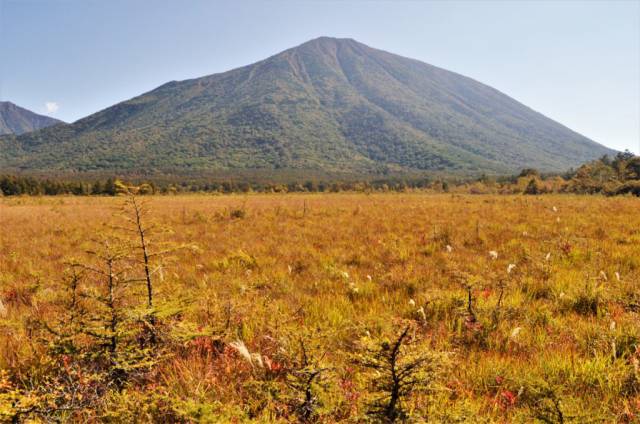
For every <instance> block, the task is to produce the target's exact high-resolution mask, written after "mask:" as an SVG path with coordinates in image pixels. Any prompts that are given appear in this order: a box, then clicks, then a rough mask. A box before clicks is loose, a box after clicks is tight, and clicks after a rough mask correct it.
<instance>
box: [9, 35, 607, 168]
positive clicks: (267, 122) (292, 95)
mask: <svg viewBox="0 0 640 424" xmlns="http://www.w3.org/2000/svg"><path fill="white" fill-rule="evenodd" d="M1 143H2V140H1V139H0V144H1ZM10 146H11V147H12V148H13V149H14V151H13V152H12V153H7V148H5V149H4V151H3V149H2V148H0V167H3V168H7V169H11V168H18V169H38V168H39V169H51V168H53V169H65V170H77V171H84V170H97V171H107V170H108V171H112V172H113V171H118V172H138V171H148V170H151V169H153V170H157V171H165V172H167V171H169V172H178V173H179V172H189V173H194V172H195V173H198V172H199V173H211V172H214V171H224V172H229V171H232V170H236V171H238V172H239V170H271V171H268V172H274V173H276V172H279V170H283V171H282V172H283V173H287V172H290V171H295V172H298V173H299V174H301V175H303V176H304V175H308V173H309V172H320V173H323V174H324V175H326V174H331V173H351V174H356V175H363V174H379V173H381V172H382V173H403V172H404V173H407V172H425V171H429V172H434V173H450V174H467V175H469V174H479V173H490V174H505V173H511V172H516V171H519V170H520V169H522V168H526V167H535V168H538V169H540V170H541V171H564V170H566V169H568V168H569V167H575V166H578V165H579V164H581V163H583V162H586V161H588V160H591V159H595V158H597V157H600V156H602V155H604V154H611V153H613V151H612V150H610V149H607V148H606V147H604V146H602V145H599V144H597V143H595V142H593V141H592V140H589V139H587V138H586V137H583V136H581V135H580V134H577V133H575V132H573V131H571V130H570V129H568V128H566V127H564V126H562V125H561V124H559V123H557V122H554V121H552V120H551V119H549V118H546V117H545V116H543V115H541V114H539V113H537V112H535V111H533V110H531V109H529V108H528V107H526V106H524V105H522V104H521V103H519V102H517V101H516V100H514V99H512V98H510V97H508V96H506V95H505V94H502V93H500V92H499V91H497V90H495V89H493V88H491V87H488V86H486V85H484V84H481V83H479V82H477V81H474V80H472V79H470V78H467V77H464V76H462V75H459V74H456V73H453V72H449V71H446V70H444V69H440V68H436V67H434V66H431V65H428V64H426V63H423V62H419V61H417V60H413V59H408V58H405V57H402V56H398V55H395V54H392V53H387V52H385V51H382V50H376V49H374V48H371V47H368V46H366V45H364V44H362V43H359V42H358V41H355V40H353V39H350V38H332V37H319V38H316V39H313V40H311V41H308V42H306V43H304V44H301V45H299V46H297V47H294V48H291V49H288V50H285V51H284V52H281V53H279V54H276V55H274V56H271V57H269V58H267V59H265V60H262V61H260V62H257V63H254V64H252V65H247V66H244V67H241V68H238V69H234V70H231V71H227V72H224V73H220V74H214V75H209V76H206V77H202V78H195V79H190V80H186V81H179V82H172V83H167V84H164V85H162V86H160V87H158V88H157V89H155V90H152V91H150V92H148V93H145V94H142V95H140V96H138V97H135V98H133V99H131V100H128V101H125V102H122V103H119V104H116V105H114V106H112V107H110V108H107V109H105V110H103V111H100V112H98V113H95V114H93V115H91V116H88V117H86V118H84V119H81V120H79V121H77V122H75V123H73V124H71V125H65V126H60V127H54V128H51V129H46V130H43V131H38V132H35V133H33V134H25V135H22V136H20V137H18V138H17V140H16V142H15V143H13V144H11V145H10ZM0 147H1V146H0ZM3 154H4V156H3ZM287 175H291V174H287Z"/></svg>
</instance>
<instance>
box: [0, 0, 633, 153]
mask: <svg viewBox="0 0 640 424" xmlns="http://www.w3.org/2000/svg"><path fill="white" fill-rule="evenodd" d="M321 35H327V36H335V37H350V38H355V39H356V40H358V41H361V42H363V43H365V44H368V45H370V46H372V47H376V48H381V49H384V50H388V51H391V52H393V53H398V54H401V55H403V56H408V57H412V58H415V59H419V60H422V61H424V62H427V63H431V64H433V65H436V66H440V67H443V68H445V69H449V70H452V71H456V72H459V73H461V74H463V75H466V76H469V77H472V78H474V79H476V80H479V81H481V82H483V83H486V84H488V85H491V86H493V87H495V88H497V89H498V90H500V91H503V92H504V93H506V94H508V95H510V96H512V97H514V98H515V99H517V100H519V101H521V102H522V103H524V104H526V105H527V106H530V107H532V108H533V109H535V110H537V111H539V112H542V113H543V114H545V115H547V116H549V117H551V118H553V119H555V120H557V121H559V122H561V123H563V124H565V125H567V126H568V127H570V128H572V129H574V130H576V131H578V132H580V133H582V134H584V135H586V136H588V137H590V138H592V139H594V140H596V141H598V142H600V143H602V144H605V145H607V146H610V147H613V148H616V149H625V148H628V149H631V150H633V151H635V152H638V153H640V1H638V0H625V1H602V2H600V1H584V2H583V1H577V0H571V1H544V0H538V1H530V2H527V1H517V0H513V1H496V2H483V1H459V2H454V1H433V2H431V1H418V0H414V1H400V0H395V1H373V0H353V1H351V0H342V1H338V0H336V1H328V0H324V1H323V0H295V1H284V0H282V1H279V0H254V1H249V0H246V1H244V0H228V1H223V0H218V1H215V0H208V1H204V0H203V1H196V0H180V1H178V0H171V1H170V0H166V1H164V0H153V1H152V0H148V1H142V0H103V1H98V0H0V100H9V101H12V102H14V103H17V104H19V105H21V106H24V107H26V108H28V109H31V110H34V111H36V112H39V113H48V114H50V115H52V116H55V117H57V118H60V119H63V120H65V121H69V122H71V121H74V120H76V119H79V118H81V117H83V116H86V115H88V114H91V113H93V112H96V111H98V110H100V109H103V108H105V107H108V106H110V105H112V104H114V103H117V102H119V101H122V100H125V99H128V98H131V97H133V96H136V95H138V94H141V93H143V92H145V91H148V90H150V89H153V88H155V87H156V86H158V85H161V84H163V83H165V82H167V81H170V80H180V79H186V78H192V77H198V76H203V75H207V74H212V73H217V72H221V71H225V70H228V69H232V68H235V67H238V66H242V65H246V64H249V63H252V62H255V61H257V60H260V59H263V58H265V57H268V56H270V55H272V54H275V53H277V52H279V51H281V50H284V49H286V48H289V47H292V46H294V45H297V44H300V43H303V42H305V41H307V40H309V39H312V38H315V37H318V36H321Z"/></svg>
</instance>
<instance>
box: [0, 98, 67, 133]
mask: <svg viewBox="0 0 640 424" xmlns="http://www.w3.org/2000/svg"><path fill="white" fill-rule="evenodd" d="M60 123H62V121H59V120H57V119H54V118H50V117H48V116H44V115H38V114H37V113H33V112H31V111H30V110H27V109H24V108H21V107H20V106H16V105H15V104H13V103H11V102H0V135H3V134H16V135H21V134H24V133H28V132H31V131H35V130H39V129H42V128H46V127H50V126H52V125H56V124H60Z"/></svg>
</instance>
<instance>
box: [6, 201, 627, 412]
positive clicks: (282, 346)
mask: <svg viewBox="0 0 640 424" xmlns="http://www.w3.org/2000/svg"><path fill="white" fill-rule="evenodd" d="M121 203H122V199H119V198H71V197H61V198H13V199H1V200H0V301H1V302H2V304H1V305H0V306H1V307H0V339H1V343H0V367H1V368H2V369H5V370H7V372H8V373H9V375H10V376H11V374H12V373H19V372H25V371H24V370H26V369H32V368H30V367H33V364H34V363H35V362H37V361H34V357H36V356H37V355H40V354H42V351H43V348H42V347H40V346H39V345H38V342H37V340H35V339H34V338H31V337H30V334H29V328H30V327H29V323H30V322H32V321H33V320H38V319H40V320H53V319H54V318H55V316H54V315H55V314H56V313H59V311H58V310H57V309H56V307H55V306H54V305H53V300H54V299H55V298H56V297H58V296H59V293H58V291H57V290H58V287H59V283H60V280H61V278H62V275H63V272H64V270H65V260H67V259H69V258H70V257H72V256H74V257H82V251H83V246H85V245H86V243H87V241H88V240H89V239H91V238H93V237H95V236H96V234H99V233H100V231H101V230H102V229H103V227H104V226H103V223H104V222H108V221H110V220H112V218H111V216H112V215H113V212H114V210H115V209H116V208H117V207H118V206H119V205H120V204H121ZM305 204H306V206H305ZM150 206H151V209H152V211H153V220H154V221H156V222H158V223H161V224H162V225H164V226H167V227H170V228H171V229H172V230H173V235H171V236H170V238H171V239H172V241H174V242H176V243H194V244H196V245H197V246H198V250H197V251H193V250H183V251H180V252H179V254H177V255H176V257H175V259H174V260H173V261H172V263H171V264H170V265H167V266H166V269H165V270H164V271H163V274H162V281H161V282H159V283H158V284H159V285H160V289H159V294H158V296H159V297H160V298H162V299H163V300H164V301H165V302H169V301H175V302H177V303H180V304H181V305H182V308H183V311H182V312H181V314H180V315H179V317H178V318H176V319H175V320H174V321H172V326H173V327H174V329H173V331H174V332H175V334H176V335H175V338H176V340H181V341H180V343H176V344H174V345H173V346H174V347H172V354H171V355H170V356H169V357H167V358H166V359H165V360H163V361H162V362H161V363H160V364H159V365H158V366H157V369H155V370H154V372H153V375H152V376H151V377H150V379H149V380H148V381H147V382H146V383H145V385H138V386H135V387H130V388H129V389H128V390H127V392H125V393H115V392H114V393H110V394H108V395H105V396H104V397H103V402H104V404H103V405H102V406H99V405H97V406H96V407H95V408H96V410H99V409H100V408H102V409H103V410H108V411H109V414H111V415H110V416H111V419H112V420H115V421H118V420H126V419H127V417H129V418H130V419H131V420H134V419H135V420H139V421H147V420H154V419H155V418H154V417H155V415H154V411H155V410H162V408H169V409H171V411H172V413H173V414H174V417H175V419H176V420H178V419H179V420H184V421H190V420H191V421H210V422H220V421H223V422H224V421H232V420H236V421H250V420H255V421H261V422H272V421H278V420H281V421H289V420H294V419H295V415H294V414H293V413H292V411H291V408H290V406H289V405H290V402H289V401H288V399H289V398H291V397H295V396H296V394H295V393H291V392H290V390H289V389H288V386H287V385H286V384H285V381H286V378H285V377H284V374H285V373H286V369H287V367H288V366H289V364H290V363H292V361H293V358H295V357H296V355H297V353H298V351H297V350H296V349H297V348H296V346H298V342H299V341H298V339H299V338H302V339H304V340H306V342H307V343H308V344H309V346H316V348H315V355H316V356H317V358H320V359H319V361H320V362H321V363H322V365H323V366H326V367H327V368H330V370H331V371H330V372H328V373H327V374H328V375H327V376H326V378H324V380H325V381H324V382H323V384H322V387H318V388H317V391H318V396H319V400H320V402H319V404H320V405H322V406H320V407H319V409H318V414H319V415H318V419H319V420H321V421H323V422H335V421H350V422H360V421H361V420H363V414H364V412H365V407H364V405H365V403H366V398H367V393H368V381H370V379H369V378H368V376H367V374H366V373H365V370H361V369H359V368H357V367H354V365H353V361H352V360H351V357H352V355H353V354H354V353H357V352H358V350H359V349H360V346H361V345H362V344H363V343H365V342H367V341H370V340H383V339H385V338H387V337H392V336H393V335H394V334H396V333H397V331H398V330H399V329H400V328H403V327H404V326H406V325H411V326H412V338H413V340H414V341H415V343H416V345H417V346H418V347H419V349H427V348H428V349H429V350H433V351H435V352H440V353H443V354H446V356H447V358H448V361H447V364H446V365H443V366H446V367H447V368H446V372H445V373H444V374H443V375H442V377H441V379H440V381H439V384H438V387H437V388H436V389H434V390H431V391H429V392H424V393H422V392H421V393H415V395H414V396H412V397H411V399H409V400H408V403H409V404H408V409H409V411H410V412H411V414H413V417H414V418H415V419H416V420H428V421H433V422H456V421H458V422H466V421H468V422H531V421H532V420H534V419H539V420H544V419H547V420H550V421H547V422H560V421H561V420H564V422H587V421H588V420H593V422H634V420H637V419H638V414H639V413H640V396H639V391H640V383H639V380H638V359H640V353H639V350H638V347H637V346H638V343H639V342H640V326H639V324H638V323H639V322H640V321H639V317H638V313H639V312H640V292H639V291H638V283H639V282H640V279H639V277H640V213H638V211H640V199H637V198H613V199H607V198H600V197H574V196H546V197H544V196H543V197H523V196H459V195H429V196H427V195H421V194H374V195H364V194H332V195H328V194H324V195H320V194H317V195H311V194H310V195H249V196H240V195H237V196H219V197H211V196H179V197H156V198H152V199H151V203H150ZM554 207H555V210H554ZM237 211H243V212H242V213H238V212H237ZM164 237H167V236H164ZM491 251H495V252H497V259H496V258H495V254H490V252H491ZM510 264H514V265H515V267H511V268H512V271H511V272H510V273H507V269H508V267H509V265H510ZM616 273H617V275H618V276H619V278H618V276H616ZM469 292H470V293H471V297H472V306H471V309H469V308H468V293H469ZM141 302H142V299H141ZM236 341H242V342H243V343H244V345H245V346H246V349H247V351H248V352H245V355H244V356H247V354H248V355H249V358H250V357H251V355H253V359H254V361H258V360H259V361H260V362H261V364H260V365H256V364H255V363H253V362H252V361H251V360H246V358H244V357H243V355H242V354H241V353H242V352H240V353H239V352H238V350H237V349H234V348H233V346H236V345H234V344H232V343H233V342H236ZM265 361H266V362H267V364H266V365H265V363H264V362H265ZM281 368H282V369H281ZM0 381H1V379H0ZM1 390H2V386H1V385H0V391H1ZM151 395H153V396H159V397H160V398H154V400H149V398H150V396H151ZM158 399H159V400H158ZM556 401H557V403H558V404H559V407H560V410H561V411H562V417H560V416H559V415H558V414H556V413H555V412H554V405H555V403H554V402H556ZM154 402H155V403H154ZM167 403H171V405H170V406H166V404H167ZM163 405H164V406H163ZM127 414H129V415H127ZM98 415H99V413H98V412H96V415H95V416H93V417H91V418H89V419H90V420H91V419H97V418H96V417H98ZM104 417H105V415H104V414H103V415H102V419H106V418H104ZM541 422H542V421H541Z"/></svg>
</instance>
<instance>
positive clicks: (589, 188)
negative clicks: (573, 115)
mask: <svg viewBox="0 0 640 424" xmlns="http://www.w3.org/2000/svg"><path fill="white" fill-rule="evenodd" d="M134 185H135V186H136V187H137V190H138V194H140V195H148V194H177V193H249V192H258V193H296V192H310V193H313V192H320V193H322V192H341V191H354V192H373V191H376V192H386V191H397V192H403V191H408V190H425V191H431V192H445V193H446V192H454V193H471V194H530V195H537V194H546V193H575V194H604V195H609V196H611V195H623V194H633V195H636V196H640V157H639V156H636V155H634V154H633V153H631V152H629V151H625V152H621V153H618V154H617V155H616V156H615V157H609V156H603V157H601V158H600V159H597V160H595V161H592V162H589V163H586V164H583V165H582V166H580V167H579V168H578V169H575V170H574V169H572V170H569V171H568V172H566V173H564V174H544V173H541V172H539V171H538V170H536V169H523V170H522V171H521V172H520V173H519V174H518V175H513V176H502V177H495V176H486V175H482V176H480V177H477V178H474V179H468V178H467V179H462V178H457V179H454V178H449V179H446V178H429V177H423V178H391V177H390V178H380V179H369V180H359V181H358V180H353V181H317V180H308V181H305V182H289V183H271V182H255V181H254V182H250V181H242V180H237V181H181V182H158V181H153V180H149V181H143V182H137V183H133V182H131V181H127V180H125V179H120V178H116V177H110V178H106V179H104V180H96V181H93V182H89V181H60V180H54V179H49V178H47V179H41V178H36V177H32V176H19V175H4V176H0V195H4V196H20V195H31V196H41V195H45V196H49V195H77V196H91V195H102V196H116V195H118V194H120V193H122V192H124V191H126V188H127V187H131V186H134Z"/></svg>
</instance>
